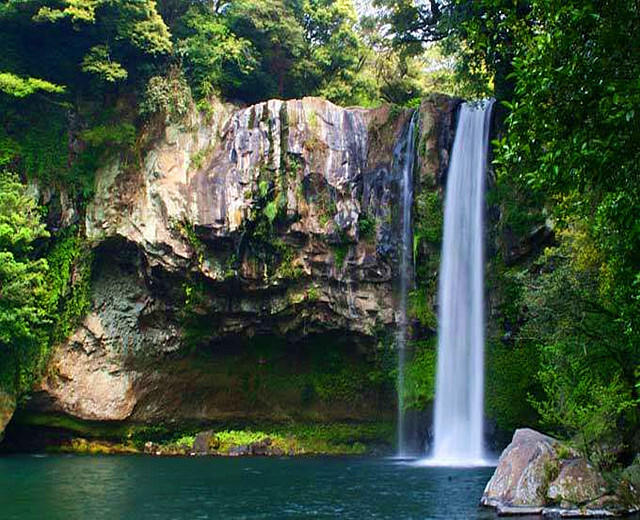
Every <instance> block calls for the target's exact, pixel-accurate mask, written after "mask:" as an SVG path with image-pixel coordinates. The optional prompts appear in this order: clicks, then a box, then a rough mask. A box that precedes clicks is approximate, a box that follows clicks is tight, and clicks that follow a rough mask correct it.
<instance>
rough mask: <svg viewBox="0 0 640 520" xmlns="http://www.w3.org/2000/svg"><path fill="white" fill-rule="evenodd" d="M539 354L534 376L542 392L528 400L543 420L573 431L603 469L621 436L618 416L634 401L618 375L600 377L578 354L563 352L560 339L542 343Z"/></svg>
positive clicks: (609, 460) (612, 458) (612, 454)
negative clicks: (540, 355)
mask: <svg viewBox="0 0 640 520" xmlns="http://www.w3.org/2000/svg"><path fill="white" fill-rule="evenodd" d="M542 356H543V357H542V364H541V368H540V371H539V372H538V378H539V380H540V382H541V384H542V387H543V389H544V391H545V393H546V398H545V399H542V400H536V399H533V401H532V402H533V404H534V406H535V408H536V409H537V411H538V413H539V414H540V418H541V420H542V422H543V424H545V425H546V426H547V427H550V428H554V429H556V430H558V431H560V432H561V433H563V434H565V435H571V436H575V440H576V442H577V444H578V446H579V448H580V449H581V450H582V451H583V453H585V454H586V455H588V456H589V458H590V459H591V460H592V462H594V463H595V464H597V465H598V466H599V467H601V468H602V469H609V468H610V467H611V466H612V464H613V463H614V462H615V452H613V451H612V450H611V448H612V447H618V446H619V444H620V441H621V439H620V438H619V431H618V425H619V423H620V419H621V418H622V416H623V415H624V414H625V412H626V411H628V410H631V409H633V408H634V407H635V406H637V401H636V400H635V399H633V398H632V396H631V392H630V390H629V388H628V386H627V385H626V384H625V383H624V382H623V381H622V379H621V378H620V376H619V375H614V376H613V377H611V376H609V378H608V379H609V380H608V381H606V382H605V380H604V378H603V377H602V375H601V374H599V373H598V371H593V370H590V369H589V368H587V366H585V362H584V360H583V359H581V357H582V356H580V355H574V356H571V357H567V355H566V347H565V346H563V345H547V346H545V347H544V348H543V350H542Z"/></svg>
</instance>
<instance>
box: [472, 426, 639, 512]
mask: <svg viewBox="0 0 640 520" xmlns="http://www.w3.org/2000/svg"><path fill="white" fill-rule="evenodd" d="M631 502H632V501H630V500H628V499H626V498H625V497H622V496H620V494H619V493H618V494H616V493H609V490H608V489H607V485H606V483H605V481H604V479H603V478H602V475H601V474H600V473H599V472H598V470H597V469H596V468H594V467H593V466H592V465H591V464H590V463H589V462H588V461H587V460H586V459H584V458H581V457H579V456H578V454H577V453H575V452H573V451H572V450H570V449H568V448H567V447H566V446H564V445H563V444H562V443H561V442H560V441H558V440H556V439H554V438H552V437H548V436H547V435H543V434H541V433H539V432H536V431H534V430H531V429H522V430H517V431H516V432H515V434H514V436H513V440H512V441H511V444H509V446H507V448H506V449H505V450H504V452H503V453H502V455H501V457H500V460H499V462H498V467H497V468H496V471H495V473H494V474H493V477H492V478H491V480H490V481H489V483H488V484H487V487H486V488H485V490H484V493H483V495H482V499H481V504H482V505H484V506H488V507H495V508H496V509H497V510H498V514H499V515H505V516H513V515H530V514H542V515H543V516H546V517H559V518H579V517H599V518H601V517H607V516H621V515H624V514H629V513H632V512H635V511H637V508H636V507H635V506H633V505H632V504H631Z"/></svg>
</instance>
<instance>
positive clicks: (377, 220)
mask: <svg viewBox="0 0 640 520" xmlns="http://www.w3.org/2000/svg"><path fill="white" fill-rule="evenodd" d="M456 106H457V103H456V102H454V101H452V100H450V99H449V98H446V97H441V96H439V97H433V98H430V99H428V100H425V102H424V103H423V106H422V107H421V115H422V122H421V127H422V130H421V136H420V143H421V145H420V146H419V150H420V163H419V168H418V171H417V172H416V173H417V175H416V181H415V184H416V189H417V190H420V189H423V188H422V187H423V186H429V187H430V188H429V189H435V188H434V187H435V186H436V185H437V182H439V181H440V180H441V178H442V174H443V172H444V171H445V170H446V163H447V160H448V151H447V148H448V146H449V145H450V141H451V137H452V135H453V120H454V111H455V108H456ZM409 117H410V111H408V110H397V109H393V108H391V107H386V106H385V107H381V108H378V109H372V110H365V109H361V108H349V109H345V108H340V107H337V106H335V105H333V104H331V103H329V102H327V101H324V100H321V99H317V98H305V99H302V100H292V101H286V102H284V101H279V100H272V101H268V102H265V103H261V104H258V105H255V106H252V107H248V108H243V109H240V110H238V109H236V108H234V107H232V106H230V105H223V104H218V105H216V106H215V109H214V111H213V114H212V115H210V117H209V118H208V119H207V118H205V117H204V116H202V115H196V114H192V115H191V116H190V117H189V119H188V120H186V121H184V122H183V123H182V124H180V125H172V126H168V127H166V128H165V129H164V133H163V136H162V137H161V138H159V139H157V140H156V141H155V142H154V144H153V146H152V147H151V148H150V149H149V150H148V151H147V152H146V153H145V154H144V158H143V160H142V166H141V167H138V166H137V165H131V164H127V163H126V162H125V161H124V160H122V159H117V160H113V161H111V162H109V163H108V164H105V165H104V167H103V168H102V169H101V170H100V171H98V172H97V175H96V194H95V197H94V199H93V201H92V202H91V203H90V204H89V206H88V208H87V210H86V216H85V227H86V236H87V239H88V240H90V241H91V243H92V245H93V247H94V249H95V252H96V261H95V265H94V266H93V277H92V301H93V303H92V308H91V312H90V313H89V314H88V315H87V316H86V318H85V320H84V322H83V324H82V325H81V327H80V328H79V329H78V330H77V331H76V332H75V333H74V334H73V336H72V337H71V338H70V339H69V341H68V342H67V343H65V344H64V345H60V346H59V347H58V348H57V349H56V350H55V352H54V353H53V357H52V361H51V364H50V369H49V372H48V376H47V377H46V379H45V380H44V381H43V383H42V387H41V389H40V391H39V392H37V393H36V395H34V397H33V399H31V401H30V402H29V404H28V405H27V407H26V408H25V409H24V410H23V412H24V413H26V414H37V415H42V414H44V415H51V416H52V415H58V414H64V415H65V416H70V417H72V418H74V419H81V420H85V421H116V422H121V421H131V422H136V423H143V424H150V423H151V424H157V423H162V424H177V423H184V422H190V421H191V422H199V423H204V422H209V421H234V420H242V421H245V422H246V421H250V420H255V421H262V420H275V421H282V420H289V419H291V418H297V417H303V418H307V419H313V420H334V419H340V420H353V419H357V420H370V419H380V418H384V417H390V416H391V414H392V413H393V410H394V408H395V403H394V397H393V392H392V388H391V385H389V384H388V383H389V380H390V379H389V378H388V377H387V378H386V379H385V377H384V374H383V372H384V371H385V370H386V371H387V372H389V367H388V366H387V368H386V369H385V368H384V364H385V360H388V359H391V358H392V357H393V352H392V351H390V349H389V346H388V345H385V344H384V343H383V342H381V338H384V337H385V334H389V333H391V332H392V331H393V330H394V328H395V323H396V311H395V299H396V298H395V284H396V279H397V274H398V273H397V269H398V255H397V251H398V248H397V244H398V242H399V240H400V236H399V228H398V226H399V215H398V211H397V209H398V204H397V202H398V198H399V193H400V182H401V174H400V172H396V171H395V170H394V168H393V162H394V160H393V157H394V148H395V145H396V142H397V141H398V140H399V138H400V137H401V135H402V132H404V131H406V129H407V123H408V119H409ZM427 181H428V182H427ZM425 189H426V188H425ZM381 374H383V375H382V376H381ZM374 376H375V377H374ZM376 377H377V380H376ZM371 381H374V382H373V383H372V382H371Z"/></svg>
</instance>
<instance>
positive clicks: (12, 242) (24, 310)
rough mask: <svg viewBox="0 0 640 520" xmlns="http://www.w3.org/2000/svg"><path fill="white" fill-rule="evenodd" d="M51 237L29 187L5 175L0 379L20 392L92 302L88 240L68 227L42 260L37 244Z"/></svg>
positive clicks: (0, 178) (1, 187)
mask: <svg viewBox="0 0 640 520" xmlns="http://www.w3.org/2000/svg"><path fill="white" fill-rule="evenodd" d="M46 237H48V233H47V232H46V231H45V229H44V225H43V224H42V223H41V222H40V214H39V211H38V208H37V206H36V203H35V201H34V200H33V199H32V198H31V197H29V196H28V195H27V193H26V189H25V187H24V186H23V185H22V184H21V183H20V182H19V181H18V178H17V177H16V176H15V175H13V174H10V173H7V172H3V173H0V259H1V260H2V261H1V262H0V286H1V287H2V298H0V331H1V332H0V351H1V353H0V383H1V384H2V386H3V387H4V388H5V389H8V390H9V391H11V392H13V393H15V394H18V395H19V394H20V393H22V392H25V391H28V390H29V389H30V387H31V385H32V384H33V383H34V382H35V381H37V379H38V377H39V376H40V375H41V373H42V371H43V370H44V367H45V363H46V359H47V354H48V352H49V349H50V345H51V343H53V342H57V341H62V340H64V339H66V337H67V336H68V335H69V334H70V333H71V331H72V330H73V328H74V327H75V325H77V323H78V321H79V319H80V318H81V317H82V316H84V314H85V313H86V311H87V309H88V306H89V283H90V272H91V270H90V264H91V256H90V253H89V251H88V249H87V247H86V246H85V245H84V242H83V241H82V239H80V238H79V237H78V236H77V235H74V234H73V231H69V232H68V236H66V237H63V238H61V240H60V241H59V242H58V243H56V245H55V246H54V248H53V249H52V251H51V252H50V253H49V255H47V257H46V258H38V256H37V255H36V254H35V253H34V245H35V244H37V243H38V241H39V240H42V239H44V238H46Z"/></svg>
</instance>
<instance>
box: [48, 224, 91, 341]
mask: <svg viewBox="0 0 640 520" xmlns="http://www.w3.org/2000/svg"><path fill="white" fill-rule="evenodd" d="M47 262H48V264H49V272H48V273H47V285H48V288H49V294H48V305H47V307H48V308H49V309H50V310H51V312H52V313H53V314H54V316H55V317H54V319H53V322H54V327H53V331H52V336H51V341H52V342H53V343H59V342H61V341H64V340H65V339H67V338H68V337H69V335H70V334H71V333H72V332H73V331H74V330H75V328H76V327H77V326H78V324H79V323H80V320H81V319H82V318H83V317H84V316H85V314H86V313H87V312H88V310H89V308H90V306H91V294H90V290H91V267H92V263H93V252H92V251H91V250H90V248H89V246H88V244H87V242H86V241H85V240H84V239H83V238H82V236H81V235H80V234H79V233H78V231H77V230H76V229H73V228H71V229H68V230H66V231H65V232H64V233H63V234H62V235H61V236H60V237H58V239H57V240H56V242H55V244H54V246H53V248H52V250H51V251H50V252H49V254H48V255H47Z"/></svg>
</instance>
